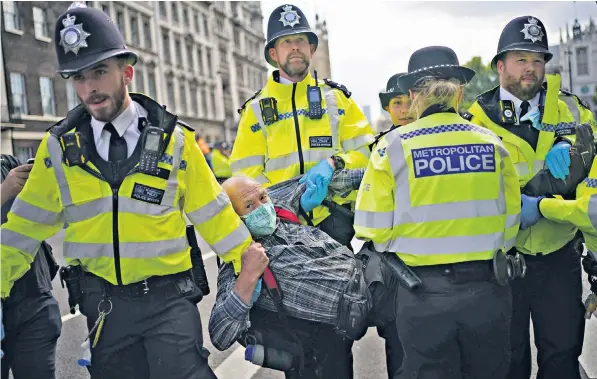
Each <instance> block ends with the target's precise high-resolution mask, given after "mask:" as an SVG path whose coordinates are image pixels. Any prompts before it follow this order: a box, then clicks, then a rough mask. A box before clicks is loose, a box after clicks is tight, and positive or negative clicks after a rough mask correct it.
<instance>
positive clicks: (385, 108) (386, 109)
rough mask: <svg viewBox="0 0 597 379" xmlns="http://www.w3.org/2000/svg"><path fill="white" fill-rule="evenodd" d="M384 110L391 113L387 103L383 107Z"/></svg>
mask: <svg viewBox="0 0 597 379" xmlns="http://www.w3.org/2000/svg"><path fill="white" fill-rule="evenodd" d="M383 110H384V111H386V112H388V113H390V106H389V105H386V106H385V107H383Z"/></svg>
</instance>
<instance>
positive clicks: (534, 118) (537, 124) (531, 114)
mask: <svg viewBox="0 0 597 379" xmlns="http://www.w3.org/2000/svg"><path fill="white" fill-rule="evenodd" d="M540 118H541V113H540V112H539V107H537V106H534V107H532V108H531V109H529V111H528V112H527V114H525V115H524V116H522V117H521V118H520V121H521V122H522V121H527V120H528V121H530V122H531V123H532V124H533V128H535V129H537V130H541V119H540Z"/></svg>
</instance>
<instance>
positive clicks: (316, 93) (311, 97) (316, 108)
mask: <svg viewBox="0 0 597 379" xmlns="http://www.w3.org/2000/svg"><path fill="white" fill-rule="evenodd" d="M313 74H314V75H315V86H311V85H309V86H307V102H308V103H309V112H308V113H307V115H308V116H309V118H310V119H317V120H318V119H320V118H322V117H323V108H322V106H321V88H319V86H318V83H317V71H314V72H313Z"/></svg>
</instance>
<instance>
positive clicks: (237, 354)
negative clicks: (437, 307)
mask: <svg viewBox="0 0 597 379" xmlns="http://www.w3.org/2000/svg"><path fill="white" fill-rule="evenodd" d="M62 235H63V232H60V233H59V234H58V235H56V236H54V237H52V238H51V239H50V240H49V241H48V242H49V243H50V244H51V245H52V247H53V249H54V256H55V257H56V259H57V261H58V263H59V264H61V265H63V264H64V259H63V257H62ZM354 245H355V246H357V245H360V244H359V243H358V241H355V243H354ZM200 247H201V250H202V252H203V256H204V259H205V266H206V271H207V276H208V278H209V282H210V288H211V294H210V295H209V296H207V297H205V298H204V299H203V300H202V301H201V302H200V303H199V311H200V313H201V320H202V322H203V336H204V337H203V338H204V340H205V347H206V348H208V349H209V351H210V352H211V356H210V358H209V363H210V366H211V367H212V368H213V369H214V371H215V373H216V375H217V376H218V377H219V378H222V379H227V378H234V379H274V378H278V379H280V378H283V377H284V376H283V374H282V373H280V372H277V371H273V370H269V369H264V368H260V367H259V366H256V365H253V364H251V363H249V362H246V361H245V360H244V349H243V348H242V346H240V345H238V344H236V345H234V346H233V347H232V348H230V349H228V350H226V351H223V352H222V351H218V350H217V349H216V348H214V347H213V345H212V344H211V343H210V340H209V336H208V332H207V322H208V320H209V314H210V312H211V309H212V307H213V304H214V301H215V294H216V279H217V266H216V259H215V257H214V254H213V253H211V252H210V249H209V247H208V246H206V245H205V244H204V243H201V241H200ZM53 286H54V296H55V297H56V298H57V299H58V302H59V304H60V310H61V314H62V321H63V324H62V336H61V337H60V339H59V340H58V351H57V357H56V378H59V379H83V378H89V374H88V373H87V370H86V369H84V368H82V367H79V366H78V365H77V359H79V358H80V357H81V355H82V349H81V348H80V345H81V343H82V342H83V339H84V338H85V336H86V334H87V327H86V324H85V317H84V316H81V315H80V314H79V313H78V312H77V314H76V315H75V316H72V315H70V313H69V309H68V302H67V294H66V290H64V289H62V287H61V286H60V282H59V280H58V277H56V279H55V280H54V283H53ZM587 288H588V287H587V283H586V282H585V295H583V299H584V298H585V296H586V289H587ZM583 351H584V353H583V355H582V357H581V363H582V367H583V368H584V370H585V371H586V373H587V374H588V376H585V378H597V359H596V357H597V353H595V352H597V319H596V318H595V317H593V318H592V319H591V320H589V321H588V322H587V326H586V336H585V345H584V349H583ZM590 352H591V353H590ZM353 354H354V361H355V378H358V379H382V378H386V377H387V375H385V372H386V367H385V359H384V357H385V355H384V347H383V340H382V339H381V338H379V337H378V336H377V331H376V330H375V329H370V330H369V333H368V334H367V335H366V336H365V337H364V338H363V339H362V340H360V341H358V342H357V343H355V345H354V348H353ZM533 357H534V358H533V359H535V357H536V351H535V350H534V349H533ZM533 372H534V373H535V372H536V365H534V364H533Z"/></svg>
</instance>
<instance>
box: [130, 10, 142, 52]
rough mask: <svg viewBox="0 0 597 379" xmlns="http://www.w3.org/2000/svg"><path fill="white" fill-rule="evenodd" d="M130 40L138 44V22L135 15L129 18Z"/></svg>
mask: <svg viewBox="0 0 597 379" xmlns="http://www.w3.org/2000/svg"><path fill="white" fill-rule="evenodd" d="M131 41H133V45H134V46H139V45H140V44H141V41H140V40H139V22H138V19H137V16H133V17H132V18H131Z"/></svg>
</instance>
